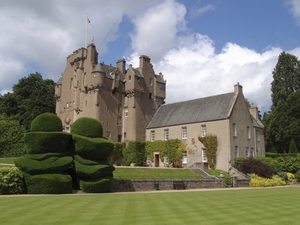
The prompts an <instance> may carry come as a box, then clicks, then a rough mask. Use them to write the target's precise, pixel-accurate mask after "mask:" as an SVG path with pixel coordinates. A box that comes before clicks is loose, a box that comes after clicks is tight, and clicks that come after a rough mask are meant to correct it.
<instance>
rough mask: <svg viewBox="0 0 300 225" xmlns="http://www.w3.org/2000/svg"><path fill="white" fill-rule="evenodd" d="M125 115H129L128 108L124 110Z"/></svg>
mask: <svg viewBox="0 0 300 225" xmlns="http://www.w3.org/2000/svg"><path fill="white" fill-rule="evenodd" d="M124 116H125V117H128V109H125V110H124Z"/></svg>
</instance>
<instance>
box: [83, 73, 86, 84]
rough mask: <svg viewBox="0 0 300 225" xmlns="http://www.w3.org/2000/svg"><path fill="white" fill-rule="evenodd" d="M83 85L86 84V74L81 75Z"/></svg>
mask: <svg viewBox="0 0 300 225" xmlns="http://www.w3.org/2000/svg"><path fill="white" fill-rule="evenodd" d="M83 84H86V74H85V73H84V75H83Z"/></svg>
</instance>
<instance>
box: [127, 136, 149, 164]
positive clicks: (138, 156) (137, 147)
mask: <svg viewBox="0 0 300 225" xmlns="http://www.w3.org/2000/svg"><path fill="white" fill-rule="evenodd" d="M146 160H147V154H146V142H145V141H130V142H129V143H128V145H127V147H126V148H125V149H124V150H123V161H122V164H123V165H124V166H129V165H130V164H131V163H134V165H135V166H142V165H143V163H144V162H146Z"/></svg>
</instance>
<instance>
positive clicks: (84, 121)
mask: <svg viewBox="0 0 300 225" xmlns="http://www.w3.org/2000/svg"><path fill="white" fill-rule="evenodd" d="M71 133H72V134H78V135H82V136H85V137H90V138H102V137H103V129H102V125H101V123H100V122H99V121H98V120H96V119H93V118H89V117H82V118H79V119H78V120H76V121H75V122H74V123H73V124H72V126H71Z"/></svg>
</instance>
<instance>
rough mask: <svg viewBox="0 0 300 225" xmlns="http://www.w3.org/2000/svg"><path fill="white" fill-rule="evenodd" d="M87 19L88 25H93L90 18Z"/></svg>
mask: <svg viewBox="0 0 300 225" xmlns="http://www.w3.org/2000/svg"><path fill="white" fill-rule="evenodd" d="M86 19H87V23H90V24H91V21H90V19H89V18H88V17H86ZM91 25H92V24H91Z"/></svg>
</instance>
